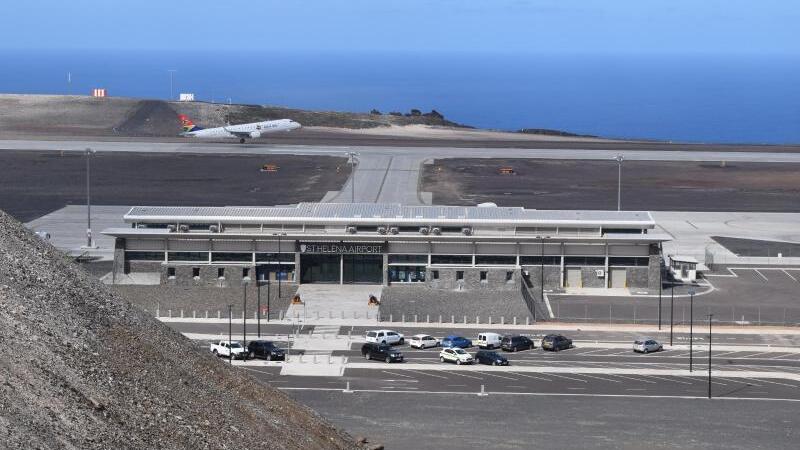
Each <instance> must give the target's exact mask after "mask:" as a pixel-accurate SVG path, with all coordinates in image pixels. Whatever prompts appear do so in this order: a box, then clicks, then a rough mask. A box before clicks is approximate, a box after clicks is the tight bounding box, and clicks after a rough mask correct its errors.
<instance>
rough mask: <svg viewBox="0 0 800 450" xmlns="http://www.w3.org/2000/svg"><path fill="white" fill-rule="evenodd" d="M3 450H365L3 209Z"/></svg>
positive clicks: (0, 382)
mask: <svg viewBox="0 0 800 450" xmlns="http://www.w3.org/2000/svg"><path fill="white" fill-rule="evenodd" d="M0 342H2V344H3V348H4V349H5V353H6V357H4V358H3V359H2V362H0V447H2V448H98V449H100V448H102V449H107V448H135V449H140V448H165V449H166V448H296V449H313V448H316V449H323V448H324V449H330V448H333V449H337V448H339V449H341V448H357V446H356V444H355V443H354V442H353V440H352V439H351V438H350V437H349V436H347V435H346V434H344V433H342V432H339V431H337V430H336V429H334V428H333V427H332V426H330V425H329V424H327V423H326V422H325V421H324V420H322V419H321V418H320V417H319V416H317V415H316V414H315V413H314V412H313V411H311V410H309V409H308V408H305V407H303V406H301V405H299V404H297V403H296V402H294V401H293V400H291V399H290V398H288V397H287V396H286V395H284V394H282V393H281V392H279V391H277V390H275V389H272V388H270V387H268V386H266V385H263V384H261V383H259V382H257V381H255V380H254V379H252V378H251V377H250V376H249V375H247V374H246V373H245V372H244V371H242V370H239V369H236V368H232V367H229V366H228V365H226V364H225V362H223V361H221V360H218V359H217V358H214V357H213V356H211V355H210V354H208V353H207V352H203V351H202V350H200V349H198V348H197V347H196V346H195V345H194V344H192V343H191V342H190V341H189V340H187V339H185V338H184V337H182V336H181V335H179V334H177V333H176V332H174V331H171V330H170V329H169V328H168V327H166V326H164V325H163V324H162V323H160V322H158V321H156V320H155V319H153V318H152V317H150V316H148V315H146V314H145V313H143V312H141V311H140V310H138V309H136V308H135V307H132V306H131V305H130V304H128V303H126V302H124V301H121V300H119V298H117V297H116V296H115V295H114V294H112V293H111V292H110V291H109V290H107V289H106V288H105V287H104V286H103V285H101V284H100V283H99V282H98V281H96V280H94V279H93V278H92V277H91V276H90V275H89V274H88V273H86V272H84V271H83V270H81V269H80V268H78V267H77V266H76V265H75V264H74V263H72V262H71V261H69V260H68V259H67V258H66V257H64V256H63V255H62V254H61V253H59V252H58V251H56V250H55V249H54V248H53V247H51V246H50V245H48V244H46V243H44V242H42V241H40V240H39V239H38V238H36V237H35V236H34V235H32V234H31V233H30V232H29V231H27V230H26V229H24V228H23V227H22V225H21V224H19V223H18V222H16V221H15V220H13V219H12V218H11V217H10V216H8V215H6V214H5V213H3V212H0Z"/></svg>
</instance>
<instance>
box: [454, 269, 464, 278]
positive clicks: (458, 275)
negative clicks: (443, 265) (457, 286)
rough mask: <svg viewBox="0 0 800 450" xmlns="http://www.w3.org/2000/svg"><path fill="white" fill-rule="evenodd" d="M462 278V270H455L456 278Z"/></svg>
mask: <svg viewBox="0 0 800 450" xmlns="http://www.w3.org/2000/svg"><path fill="white" fill-rule="evenodd" d="M463 279H464V271H463V270H458V271H456V280H463Z"/></svg>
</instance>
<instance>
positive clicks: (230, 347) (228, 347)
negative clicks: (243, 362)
mask: <svg viewBox="0 0 800 450" xmlns="http://www.w3.org/2000/svg"><path fill="white" fill-rule="evenodd" d="M210 349H211V353H213V354H215V355H217V356H224V357H226V358H228V357H231V358H233V359H247V350H245V348H244V346H242V344H241V343H239V342H237V341H233V342H228V341H216V342H212V343H211V347H210Z"/></svg>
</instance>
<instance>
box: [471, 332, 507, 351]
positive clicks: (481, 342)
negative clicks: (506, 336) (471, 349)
mask: <svg viewBox="0 0 800 450" xmlns="http://www.w3.org/2000/svg"><path fill="white" fill-rule="evenodd" d="M502 340H503V336H500V335H499V334H497V333H480V334H478V339H477V340H476V341H475V345H477V346H478V348H499V347H500V341H502Z"/></svg>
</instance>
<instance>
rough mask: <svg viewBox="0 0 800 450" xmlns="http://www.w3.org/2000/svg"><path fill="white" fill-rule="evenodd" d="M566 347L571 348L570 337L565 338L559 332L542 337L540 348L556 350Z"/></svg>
mask: <svg viewBox="0 0 800 450" xmlns="http://www.w3.org/2000/svg"><path fill="white" fill-rule="evenodd" d="M568 348H572V339H569V338H566V337H564V336H562V335H560V334H548V335H547V336H545V337H543V338H542V350H552V351H554V352H557V351H559V350H566V349H568Z"/></svg>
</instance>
